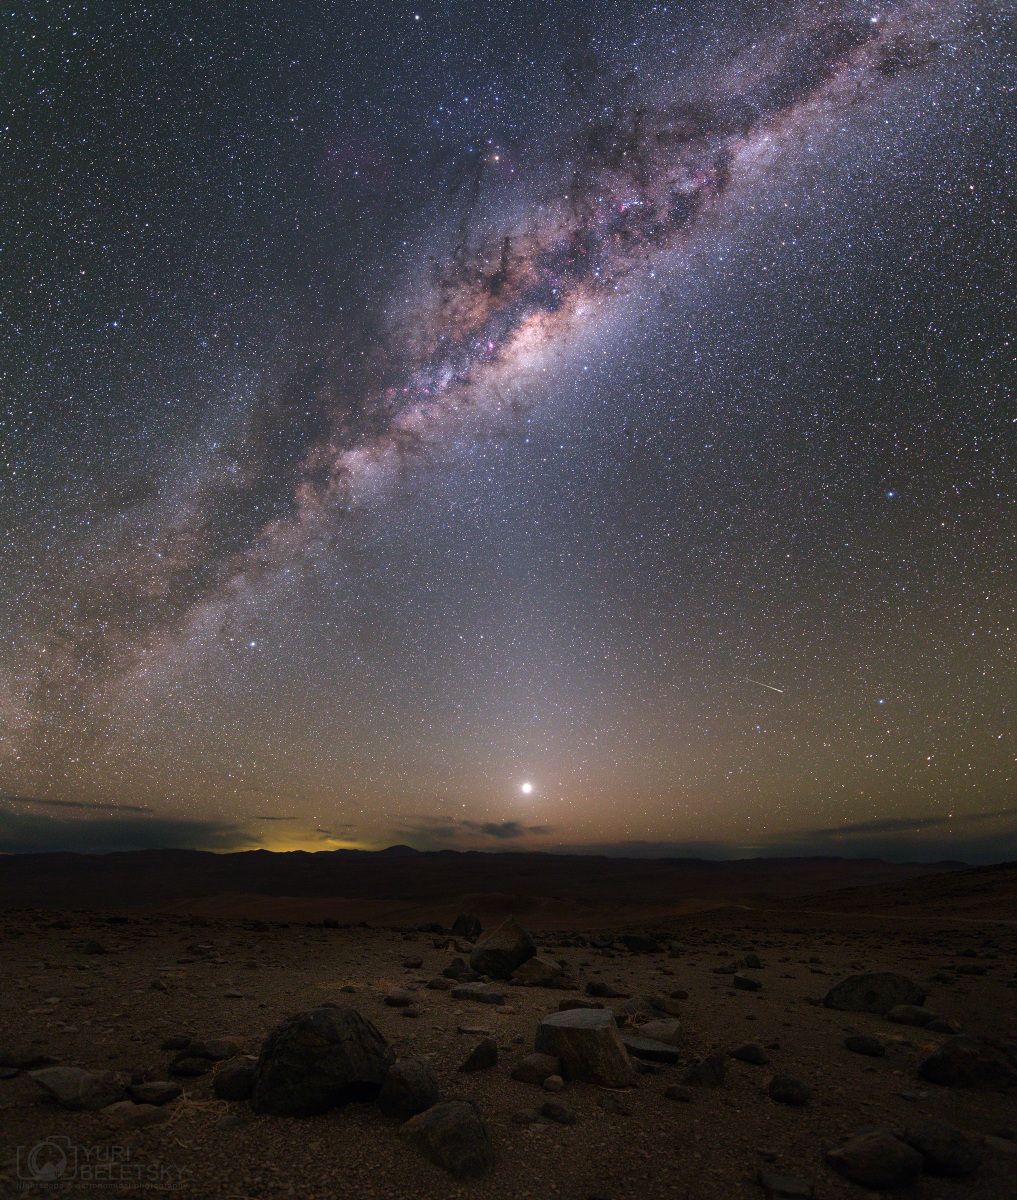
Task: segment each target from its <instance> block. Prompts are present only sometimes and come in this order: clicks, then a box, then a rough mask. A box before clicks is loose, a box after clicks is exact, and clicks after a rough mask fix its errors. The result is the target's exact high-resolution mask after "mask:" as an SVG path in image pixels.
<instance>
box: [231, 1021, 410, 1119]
mask: <svg viewBox="0 0 1017 1200" xmlns="http://www.w3.org/2000/svg"><path fill="white" fill-rule="evenodd" d="M394 1061H395V1055H394V1054H393V1052H392V1049H391V1047H390V1046H389V1044H388V1042H387V1041H386V1040H385V1038H384V1037H383V1036H382V1035H381V1033H379V1031H378V1030H377V1029H376V1028H375V1027H374V1026H373V1025H372V1024H371V1022H370V1021H368V1020H366V1019H365V1018H364V1017H362V1016H361V1015H360V1013H359V1012H357V1010H356V1009H353V1008H341V1007H340V1006H339V1005H323V1006H322V1007H321V1008H313V1009H311V1010H310V1011H308V1012H303V1013H298V1014H297V1015H296V1016H294V1017H290V1018H288V1019H287V1020H285V1021H283V1022H282V1024H281V1025H277V1026H276V1028H275V1029H274V1030H272V1032H271V1033H270V1034H269V1035H268V1037H267V1038H266V1039H265V1044H264V1046H263V1047H262V1050H261V1054H260V1056H259V1058H258V1064H257V1067H256V1068H255V1079H254V1091H253V1094H252V1097H251V1100H252V1105H253V1107H254V1110H255V1111H256V1112H266V1113H274V1114H276V1115H278V1116H294V1117H296V1116H310V1115H312V1114H313V1113H320V1112H324V1111H325V1110H326V1109H329V1108H334V1107H335V1106H336V1105H340V1104H347V1103H349V1102H350V1101H351V1100H373V1099H375V1098H376V1097H377V1095H378V1093H379V1091H380V1090H381V1085H382V1084H383V1083H384V1081H385V1076H386V1075H387V1074H388V1072H389V1068H390V1067H391V1066H392V1064H393V1062H394Z"/></svg>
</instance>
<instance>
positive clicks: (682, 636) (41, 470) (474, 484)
mask: <svg viewBox="0 0 1017 1200" xmlns="http://www.w3.org/2000/svg"><path fill="white" fill-rule="evenodd" d="M2 28H3V33H2V34H0V51H2V54H3V69H2V73H0V79H2V85H0V402H2V403H0V422H2V423H0V449H2V457H0V537H2V541H0V548H2V552H0V795H2V797H3V799H2V801H0V850H24V849H52V848H76V849H117V848H128V847H134V846H154V845H182V846H194V847H199V848H210V849H240V848H248V847H252V846H266V847H268V848H270V849H294V848H303V849H330V848H335V847H362V848H365V849H373V848H378V847H381V846H385V845H389V844H391V843H394V842H405V843H409V844H411V845H413V846H416V847H418V848H421V849H433V848H441V847H453V848H459V849H466V848H474V849H475V848H482V849H506V848H512V849H541V850H555V849H559V848H568V849H572V850H575V849H579V848H583V847H588V848H592V849H595V850H596V851H598V852H608V853H635V854H665V853H670V854H697V855H706V856H712V857H723V856H735V857H740V856H747V855H760V854H804V853H810V854H812V853H818V854H845V855H870V854H871V855H881V856H885V857H895V858H913V859H920V860H934V859H939V858H946V857H950V858H964V859H967V860H968V861H972V862H977V861H992V860H994V859H1000V858H1006V857H1011V858H1013V857H1017V726H1015V714H1017V613H1015V597H1017V581H1015V577H1014V563H1015V551H1017V536H1015V535H1017V511H1015V507H1017V506H1015V498H1017V489H1015V484H1017V479H1015V465H1017V404H1015V403H1014V388H1015V383H1017V370H1015V339H1017V312H1015V309H1017V281H1015V278H1014V275H1015V272H1014V249H1015V246H1017V175H1015V164H1017V55H1015V47H1017V19H1015V15H1014V8H1013V7H1012V5H1011V4H1009V3H1001V2H993V0H986V2H984V3H982V2H976V0H970V2H968V3H965V2H962V0H958V2H953V0H930V2H929V3H908V2H904V3H899V4H888V5H883V4H880V3H875V2H874V0H869V2H867V3H850V2H849V3H841V2H840V0H830V2H827V3H820V2H818V0H812V2H811V3H804V4H801V5H794V4H781V3H771V4H768V5H764V4H752V3H744V4H737V3H727V4H725V3H723V2H721V3H709V4H707V3H702V4H699V3H693V2H682V3H674V4H668V5H652V6H651V5H649V4H646V5H643V4H636V3H631V2H630V3H605V2H602V0H592V2H585V3H575V2H574V0H558V2H552V3H550V4H537V3H532V2H529V3H524V2H522V0H515V2H512V0H509V2H507V3H499V4H490V5H486V4H483V5H478V4H465V3H462V4H457V3H441V4H439V5H431V6H428V5H427V4H421V5H417V6H413V5H406V4H403V3H401V2H400V0H386V2H384V3H368V4H363V5H353V4H350V3H348V2H347V0H341V2H335V3H328V2H324V0H318V2H312V0H289V2H287V3H285V4H280V3H278V2H274V0H272V2H270V0H255V2H252V3H247V4H244V5H240V4H228V3H221V4H208V3H196V2H195V3H184V2H182V0H160V2H159V3H154V4H151V5H150V6H148V7H141V6H139V5H134V4H129V3H125V4H113V3H88V4H60V3H56V2H54V3H48V4H47V3H41V2H39V0H27V2H26V3H24V4H18V5H9V6H8V10H7V11H5V13H4V15H3V21H2Z"/></svg>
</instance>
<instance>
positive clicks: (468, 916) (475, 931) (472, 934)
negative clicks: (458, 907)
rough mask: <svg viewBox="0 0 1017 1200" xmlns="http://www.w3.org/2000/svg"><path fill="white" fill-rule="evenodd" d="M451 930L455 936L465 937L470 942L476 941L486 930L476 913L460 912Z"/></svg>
mask: <svg viewBox="0 0 1017 1200" xmlns="http://www.w3.org/2000/svg"><path fill="white" fill-rule="evenodd" d="M449 932H450V933H451V934H452V936H453V937H460V938H465V939H466V940H467V941H468V942H475V941H477V940H478V939H479V937H480V935H481V934H482V933H483V932H484V927H483V925H481V923H480V918H479V917H478V916H477V915H476V914H475V913H460V914H459V916H458V917H456V919H455V920H454V921H453V922H452V928H451V929H450V930H449Z"/></svg>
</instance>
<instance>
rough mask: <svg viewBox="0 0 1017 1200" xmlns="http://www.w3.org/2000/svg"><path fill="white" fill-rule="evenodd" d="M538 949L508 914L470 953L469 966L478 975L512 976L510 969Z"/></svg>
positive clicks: (492, 976) (508, 977) (497, 977)
mask: <svg viewBox="0 0 1017 1200" xmlns="http://www.w3.org/2000/svg"><path fill="white" fill-rule="evenodd" d="M536 953H537V947H536V944H535V943H534V941H533V938H532V937H530V935H529V933H528V932H527V931H526V930H525V929H524V928H523V927H522V925H520V924H519V922H518V921H516V920H515V919H514V918H513V917H510V918H509V919H508V920H507V921H506V922H505V923H504V924H503V925H499V927H498V928H497V929H496V930H495V931H494V933H492V934H491V936H490V937H488V938H485V939H484V941H482V942H481V943H480V944H479V945H478V946H477V947H476V948H475V949H474V951H473V953H472V954H471V955H470V966H471V967H472V968H473V970H474V971H476V972H477V974H478V975H489V976H490V977H491V978H492V979H511V978H512V972H513V971H515V970H517V969H518V968H519V967H521V966H522V965H523V963H524V962H526V960H527V959H528V958H532V957H533V956H534V954H536Z"/></svg>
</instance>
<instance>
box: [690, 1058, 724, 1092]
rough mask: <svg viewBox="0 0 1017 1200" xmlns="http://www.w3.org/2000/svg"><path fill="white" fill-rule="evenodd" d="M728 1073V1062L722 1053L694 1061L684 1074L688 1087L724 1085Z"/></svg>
mask: <svg viewBox="0 0 1017 1200" xmlns="http://www.w3.org/2000/svg"><path fill="white" fill-rule="evenodd" d="M726 1074H727V1063H726V1062H725V1061H724V1056H723V1055H721V1054H710V1055H708V1056H707V1057H706V1058H704V1059H702V1060H701V1061H700V1062H697V1063H693V1064H692V1066H691V1067H689V1069H688V1070H687V1071H686V1072H685V1074H684V1075H683V1076H682V1080H681V1081H682V1083H683V1084H685V1085H686V1086H688V1087H723V1086H724V1077H725V1075H726Z"/></svg>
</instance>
